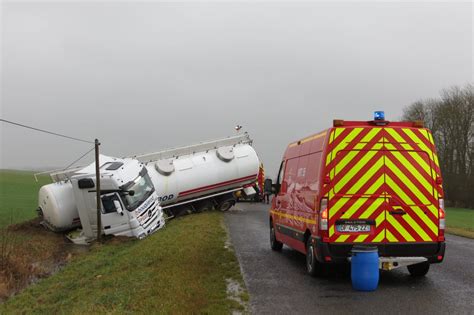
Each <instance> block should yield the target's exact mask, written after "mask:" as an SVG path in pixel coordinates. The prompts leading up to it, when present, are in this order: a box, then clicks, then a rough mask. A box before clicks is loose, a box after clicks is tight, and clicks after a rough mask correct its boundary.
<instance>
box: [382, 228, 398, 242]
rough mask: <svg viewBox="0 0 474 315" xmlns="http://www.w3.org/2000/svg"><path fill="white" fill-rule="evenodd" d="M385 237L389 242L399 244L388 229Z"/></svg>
mask: <svg viewBox="0 0 474 315" xmlns="http://www.w3.org/2000/svg"><path fill="white" fill-rule="evenodd" d="M385 237H386V238H387V241H389V242H398V240H397V238H396V237H395V236H394V235H393V234H392V233H391V232H390V231H389V230H387V229H385Z"/></svg>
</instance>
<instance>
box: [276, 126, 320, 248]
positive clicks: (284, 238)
mask: <svg viewBox="0 0 474 315" xmlns="http://www.w3.org/2000/svg"><path fill="white" fill-rule="evenodd" d="M326 135H327V132H326V131H324V132H322V133H320V134H317V135H313V136H310V137H308V138H305V139H302V140H300V141H297V142H295V143H292V144H290V145H289V146H288V148H287V150H286V152H285V155H284V158H283V160H284V161H285V169H284V170H283V171H282V172H283V174H282V176H283V177H282V183H281V188H280V191H279V193H278V194H277V195H276V196H275V198H274V199H273V201H272V209H271V211H270V213H271V215H272V218H273V222H274V223H275V227H276V229H275V230H276V238H277V239H278V240H279V241H281V242H283V243H284V244H286V245H288V246H290V247H292V248H294V249H296V250H298V251H300V252H302V253H305V252H306V244H305V237H306V236H309V235H315V234H317V232H318V230H317V211H318V210H319V198H320V187H321V184H320V178H321V171H322V167H323V163H322V162H323V148H324V143H325V142H326Z"/></svg>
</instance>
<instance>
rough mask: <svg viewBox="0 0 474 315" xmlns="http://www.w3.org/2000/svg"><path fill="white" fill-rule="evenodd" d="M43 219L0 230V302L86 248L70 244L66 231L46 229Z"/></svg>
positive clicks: (53, 270) (52, 271)
mask: <svg viewBox="0 0 474 315" xmlns="http://www.w3.org/2000/svg"><path fill="white" fill-rule="evenodd" d="M40 222H41V220H40V219H33V220H30V221H26V222H23V223H19V224H14V225H11V226H9V227H8V228H6V229H3V230H0V245H1V246H0V301H4V300H6V299H7V298H8V297H10V296H11V295H13V294H15V293H17V292H19V291H20V290H21V289H23V288H25V287H26V286H28V285H29V284H31V283H33V282H35V281H37V280H38V279H41V278H44V277H47V276H49V275H51V274H52V273H54V272H56V271H57V270H59V269H60V268H61V266H63V265H64V264H65V263H67V262H68V261H69V260H70V259H72V258H73V256H75V255H78V254H79V253H80V252H83V251H85V250H87V247H78V246H77V245H74V244H72V243H70V242H69V241H68V240H67V239H66V238H65V237H64V235H63V234H59V233H53V232H51V231H48V230H46V229H45V228H44V227H43V226H41V224H40Z"/></svg>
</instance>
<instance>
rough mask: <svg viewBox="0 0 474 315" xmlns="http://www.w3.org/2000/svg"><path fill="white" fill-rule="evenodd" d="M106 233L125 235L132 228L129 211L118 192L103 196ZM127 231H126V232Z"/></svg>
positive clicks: (103, 221)
mask: <svg viewBox="0 0 474 315" xmlns="http://www.w3.org/2000/svg"><path fill="white" fill-rule="evenodd" d="M101 200H102V228H103V230H104V234H107V235H109V234H112V235H118V234H121V235H125V234H126V232H127V231H128V230H130V224H129V216H128V211H127V210H126V209H125V207H124V205H123V204H122V201H121V199H120V196H119V195H118V194H117V193H112V194H106V195H102V196H101ZM124 232H125V233H124Z"/></svg>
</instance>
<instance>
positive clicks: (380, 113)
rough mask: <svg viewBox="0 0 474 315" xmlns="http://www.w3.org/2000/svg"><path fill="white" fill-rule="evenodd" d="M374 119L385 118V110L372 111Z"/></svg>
mask: <svg viewBox="0 0 474 315" xmlns="http://www.w3.org/2000/svg"><path fill="white" fill-rule="evenodd" d="M374 120H385V112H383V111H376V112H374Z"/></svg>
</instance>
